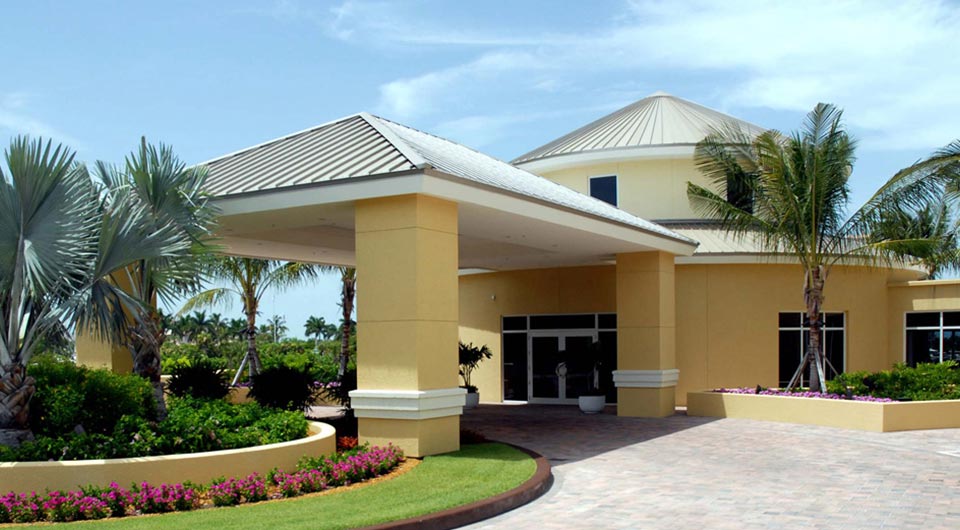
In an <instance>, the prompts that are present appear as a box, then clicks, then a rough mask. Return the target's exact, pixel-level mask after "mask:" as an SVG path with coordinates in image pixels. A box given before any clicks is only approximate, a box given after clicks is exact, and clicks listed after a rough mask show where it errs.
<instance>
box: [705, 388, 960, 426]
mask: <svg viewBox="0 0 960 530" xmlns="http://www.w3.org/2000/svg"><path fill="white" fill-rule="evenodd" d="M687 415H688V416H712V417H717V418H743V419H751V420H764V421H779V422H785V423H799V424H804V425H822V426H825V427H839V428H842V429H856V430H861V431H873V432H894V431H912V430H922V429H953V428H960V400H949V401H910V402H893V403H874V402H868V401H850V400H842V399H816V398H802V397H783V396H762V395H753V394H730V393H722V392H709V391H707V392H688V393H687Z"/></svg>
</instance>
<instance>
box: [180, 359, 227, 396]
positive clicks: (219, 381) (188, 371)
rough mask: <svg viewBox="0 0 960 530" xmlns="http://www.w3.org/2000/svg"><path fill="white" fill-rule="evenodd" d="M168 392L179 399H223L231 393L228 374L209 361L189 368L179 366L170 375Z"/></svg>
mask: <svg viewBox="0 0 960 530" xmlns="http://www.w3.org/2000/svg"><path fill="white" fill-rule="evenodd" d="M167 390H168V391H169V392H170V393H171V394H173V395H174V396H177V397H186V396H189V397H194V398H197V399H223V398H225V397H227V394H228V393H229V392H230V383H229V381H227V374H226V373H225V372H224V371H223V369H221V368H217V367H216V366H215V365H214V363H213V362H211V361H210V360H209V359H204V360H198V361H197V362H195V363H193V364H191V365H188V366H177V367H176V368H174V369H173V372H172V373H171V374H170V382H169V383H168V384H167Z"/></svg>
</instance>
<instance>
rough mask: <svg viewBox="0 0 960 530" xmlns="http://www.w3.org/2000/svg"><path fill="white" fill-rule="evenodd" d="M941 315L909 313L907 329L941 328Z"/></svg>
mask: <svg viewBox="0 0 960 530" xmlns="http://www.w3.org/2000/svg"><path fill="white" fill-rule="evenodd" d="M939 326H940V313H907V327H908V328H919V327H939Z"/></svg>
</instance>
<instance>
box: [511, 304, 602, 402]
mask: <svg viewBox="0 0 960 530" xmlns="http://www.w3.org/2000/svg"><path fill="white" fill-rule="evenodd" d="M616 327H617V323H616V315H615V314H610V313H600V314H570V315H524V316H509V317H504V318H503V328H502V330H503V331H502V332H503V349H502V350H501V351H502V352H503V399H504V400H507V401H525V402H528V403H545V404H576V403H577V398H578V397H579V396H580V395H581V394H582V393H583V392H585V391H586V390H587V388H589V386H590V384H591V383H592V380H593V367H594V364H595V363H596V362H598V366H597V370H598V373H599V382H600V386H601V388H602V389H604V390H605V392H606V394H607V402H608V403H615V402H616V389H615V388H614V386H613V375H612V373H613V371H614V370H616V368H617V367H616V362H617V331H616ZM594 343H597V345H598V346H597V347H594V346H593V344H594Z"/></svg>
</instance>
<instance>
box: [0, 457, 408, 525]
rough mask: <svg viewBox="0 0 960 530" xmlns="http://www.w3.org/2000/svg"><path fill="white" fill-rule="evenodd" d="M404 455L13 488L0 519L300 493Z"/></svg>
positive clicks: (68, 516) (344, 481)
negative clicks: (207, 480)
mask: <svg viewBox="0 0 960 530" xmlns="http://www.w3.org/2000/svg"><path fill="white" fill-rule="evenodd" d="M402 461H403V452H402V451H400V449H398V448H396V447H393V446H388V447H382V448H378V447H373V448H366V447H363V448H358V449H354V450H352V451H347V452H344V453H339V454H336V455H333V456H327V457H316V458H303V459H301V461H300V463H299V464H298V465H297V470H296V471H294V472H292V473H286V472H283V471H279V470H278V471H272V472H270V473H269V474H268V475H267V476H266V478H261V476H260V475H259V474H257V473H253V474H251V475H249V476H246V477H243V478H239V479H238V478H231V479H219V480H215V481H213V482H212V483H211V484H208V485H196V484H192V483H189V482H185V483H178V484H160V485H159V486H152V485H150V484H149V483H146V482H144V483H141V484H139V485H137V486H134V487H132V488H130V489H129V490H128V489H125V488H122V487H120V485H119V484H117V483H116V482H113V483H111V484H110V485H109V486H108V487H106V488H96V487H87V488H82V489H80V490H77V491H67V492H61V491H52V492H49V493H47V494H44V495H38V494H37V493H35V492H34V493H30V494H24V493H15V492H11V493H9V494H7V495H5V496H3V497H0V523H33V522H38V521H50V522H67V521H82V520H93V519H103V518H106V517H124V516H128V515H140V514H149V513H166V512H173V511H189V510H196V509H199V508H205V507H212V506H235V505H238V504H244V503H251V502H260V501H264V500H267V499H276V498H283V497H296V496H299V495H304V494H307V493H314V492H319V491H324V490H327V489H330V488H335V487H339V486H345V485H349V484H353V483H357V482H362V481H364V480H367V479H370V478H373V477H376V476H380V475H383V474H385V473H388V472H389V471H391V470H392V469H394V468H395V467H396V466H397V465H398V464H399V463H400V462H402Z"/></svg>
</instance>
